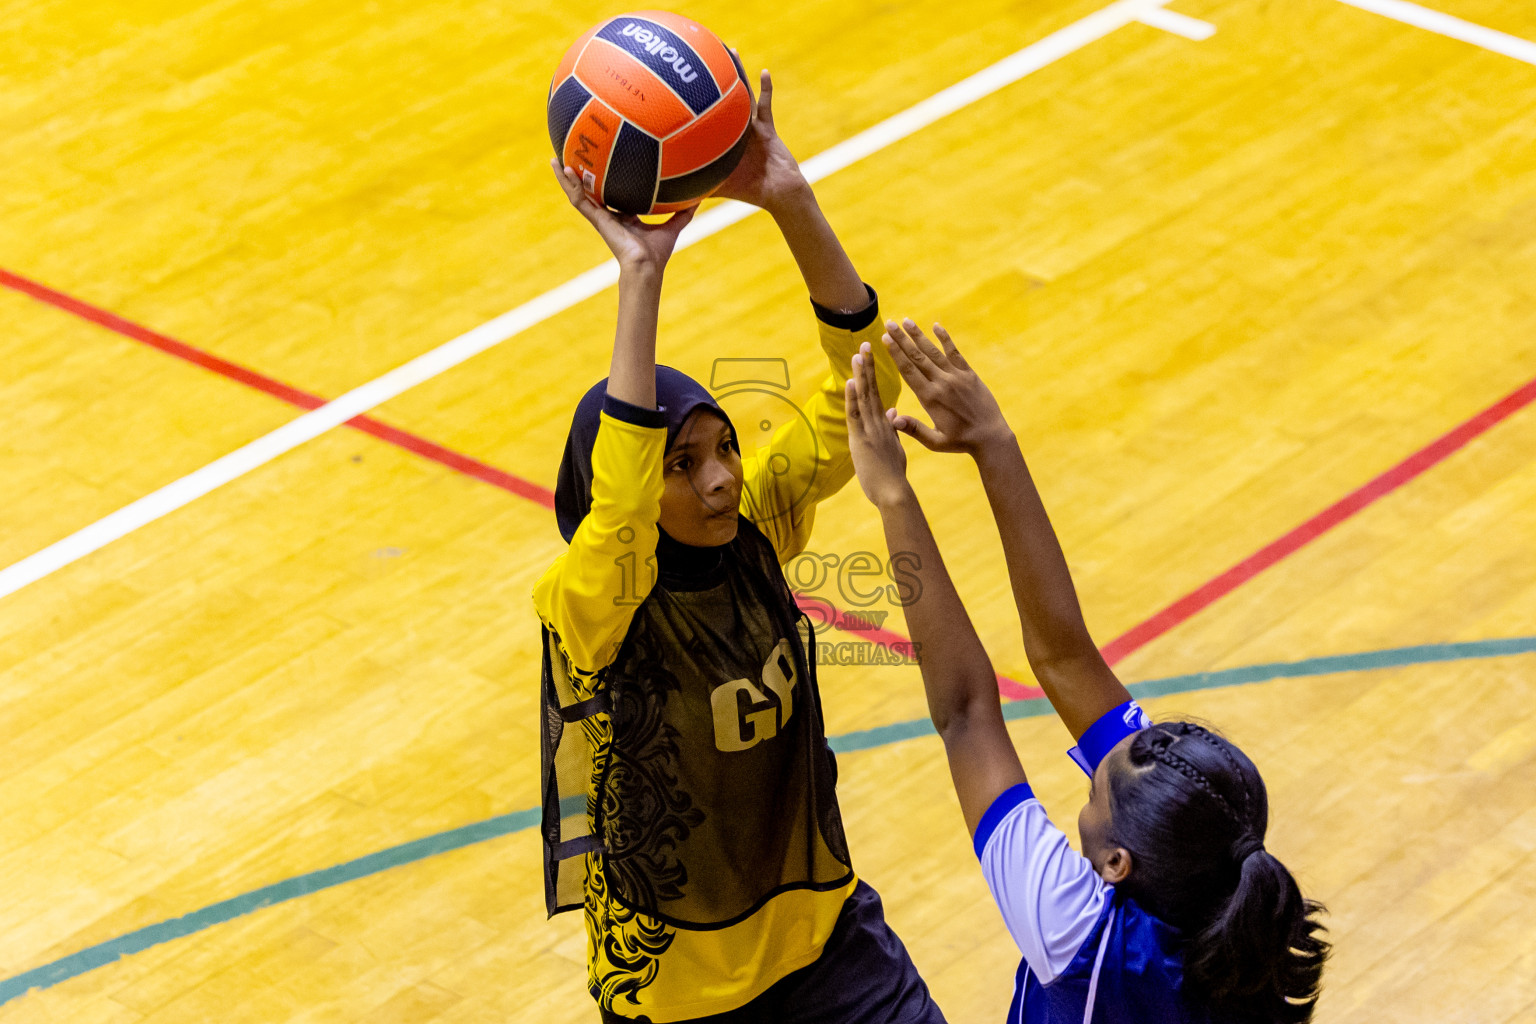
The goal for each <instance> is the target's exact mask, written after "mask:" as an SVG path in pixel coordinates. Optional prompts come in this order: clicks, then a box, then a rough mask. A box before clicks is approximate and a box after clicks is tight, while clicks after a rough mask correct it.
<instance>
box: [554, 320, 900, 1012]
mask: <svg viewBox="0 0 1536 1024" xmlns="http://www.w3.org/2000/svg"><path fill="white" fill-rule="evenodd" d="M875 313H876V311H875V310H874V309H871V310H868V311H865V314H864V315H863V316H860V315H859V314H854V315H853V316H854V317H857V318H858V319H860V320H864V321H865V322H864V323H862V324H860V323H857V322H852V323H850V321H849V320H848V319H847V318H839V317H836V316H831V315H828V314H826V313H825V312H824V311H821V310H819V309H818V326H819V329H820V335H821V345H822V348H823V350H824V351H825V352H826V355H827V358H828V362H829V364H830V370H831V372H830V373H829V374H828V375H827V377H826V378H824V379H823V380H822V382H821V384H820V386H819V387H818V388H817V390H816V392H815V393H814V394H813V395H812V396H811V397H810V399H809V400H808V401H807V402H806V403H805V404H804V405H803V406H802V407H801V410H800V411H801V415H800V416H795V417H792V418H791V419H790V420H789V422H787V423H785V424H784V425H782V426H781V427H780V428H779V429H778V430H777V431H775V432H774V433H773V435H772V438H771V440H770V441H769V442H768V443H767V444H766V445H764V446H762V447H761V448H759V449H758V450H756V451H754V452H751V453H743V460H742V463H743V464H742V468H743V476H744V481H743V488H742V496H741V513H742V514H743V515H745V516H746V517H747V518H748V519H750V520H751V521H752V522H753V523H754V524H755V525H756V526H757V527H758V529H759V530H761V531H762V532H763V534H764V535H765V536H766V537H767V538H768V540H769V541H770V542H771V543H772V545H773V548H774V552H775V554H776V555H777V558H778V561H779V563H780V564H781V565H782V564H784V563H785V562H787V561H789V560H790V559H792V558H793V557H795V556H796V555H797V554H799V553H800V552H801V551H803V550H804V549H805V545H806V543H807V540H808V538H809V536H810V531H811V526H812V522H813V520H814V515H815V507H816V504H817V503H818V502H819V501H821V500H822V499H823V498H826V497H828V496H830V495H831V494H834V493H836V492H837V490H838V489H840V488H841V487H842V486H843V485H844V484H846V483H847V482H848V481H849V479H850V478H851V477H852V476H853V464H852V459H851V457H850V455H849V451H848V437H847V424H846V420H845V418H844V388H845V385H846V382H847V380H848V376H849V364H850V361H851V359H852V357H853V355H854V353H856V352H857V351H858V349H859V346H860V344H861V343H862V342H865V341H868V342H870V343H871V347H872V349H873V351H874V353H875V354H876V360H875V367H876V376H877V379H878V381H879V384H880V389H881V395H882V396H883V397H884V399H885V401H886V402H887V403H888V404H889V403H893V402H894V400H895V397H896V395H897V394H898V393H899V391H900V387H901V378H900V375H899V374H898V373H897V371H896V368H895V366H894V365H893V364H892V363H891V361H890V359H889V357H888V356H887V355H886V354H885V352H884V350H883V347H882V345H881V343H880V340H879V338H880V334H881V331H882V324H881V321H880V320H879V318H878V316H877V315H874V314H875ZM637 418H638V417H637ZM665 444H666V429H665V427H661V426H645V425H640V424H638V423H635V422H627V421H626V418H625V417H624V416H622V415H617V416H616V415H610V412H609V411H607V410H605V411H604V412H603V413H602V414H601V422H600V427H599V429H598V434H597V439H596V443H595V446H594V449H593V452H592V458H591V465H592V474H593V477H592V484H591V493H592V503H591V507H590V511H589V512H588V513H587V515H586V517H585V518H584V519H583V520H582V521H581V523H580V525H579V526H578V527H577V529H576V532H575V534H574V535H573V536H572V538H571V543H570V547H569V549H568V550H567V551H566V552H565V553H564V554H563V555H561V556H560V557H559V558H557V559H556V560H555V562H554V564H553V565H551V566H550V568H549V569H548V570H547V571H546V572H545V573H544V575H543V576H542V577H540V579H539V581H538V582H537V583H536V584H535V587H534V592H533V599H534V605H535V609H536V610H537V612H538V615H539V617H540V619H541V621H542V622H543V623H544V625H545V626H546V627H548V629H549V630H550V631H551V632H552V633H553V634H554V635H555V636H556V637H557V638H558V642H559V648H560V653H561V655H562V657H563V659H564V661H565V666H566V668H567V669H568V674H569V677H570V679H571V682H572V684H573V687H574V689H575V692H576V696H577V697H578V698H580V699H585V698H587V697H591V696H594V695H596V694H597V693H598V691H599V690H600V689H601V682H600V678H601V673H602V671H603V669H604V668H606V667H607V666H608V665H609V664H610V663H611V662H612V661H613V660H614V658H615V656H616V655H617V653H618V651H619V648H620V645H621V644H622V642H623V640H624V637H625V635H626V633H627V632H628V631H629V628H630V623H631V621H632V619H633V617H634V615H635V612H636V609H637V608H638V607H639V606H640V604H641V603H642V602H643V601H644V600H645V598H646V597H647V595H648V594H649V593H650V592H651V589H652V588H653V587H654V586H655V577H656V573H655V562H654V555H655V550H656V543H657V539H658V536H659V531H658V525H657V520H658V517H659V515H660V503H661V495H662V491H663V482H662V458H663V455H664V454H665V453H664V448H665ZM722 682H723V680H722ZM606 717H607V716H606V715H604V714H598V715H595V716H592V717H591V718H589V719H587V720H585V721H584V722H583V723H582V728H583V731H584V732H585V733H586V738H587V742H588V743H589V744H590V745H591V748H592V761H593V765H594V785H596V776H597V775H598V774H599V773H600V771H601V766H602V765H603V764H604V763H605V762H606V760H607V752H608V751H607V746H606V745H607V742H608V740H609V737H610V735H611V734H610V733H609V730H608V724H607V722H606ZM853 884H854V883H853V882H852V881H850V882H849V883H848V884H847V885H846V886H843V887H842V888H839V889H835V890H832V891H814V890H809V889H797V890H791V891H788V892H784V893H781V894H779V895H777V896H774V897H773V898H772V899H770V900H768V902H767V903H765V904H764V905H763V906H762V907H761V908H760V909H759V910H757V911H756V912H755V913H753V914H752V915H751V916H749V917H747V918H746V919H744V920H742V921H740V922H738V923H735V924H732V925H730V926H728V927H723V928H712V929H690V928H674V927H671V926H669V925H667V924H665V923H664V922H661V921H657V920H654V919H650V918H648V917H646V916H645V915H643V914H639V913H636V912H634V911H632V910H629V909H627V908H625V907H623V906H622V905H620V904H618V903H616V902H615V901H614V900H613V898H612V895H611V893H610V891H609V889H608V886H607V885H606V884H605V882H604V879H603V878H602V877H601V869H600V861H599V859H598V858H596V857H589V858H588V864H587V865H586V886H585V889H586V891H585V899H584V901H583V906H584V912H585V916H586V921H587V932H588V954H589V955H588V962H589V986H590V988H591V989H592V991H593V994H594V996H595V997H596V998H597V999H598V1001H599V1003H600V1005H602V1006H603V1008H604V1009H607V1010H610V1011H611V1012H614V1013H618V1014H621V1015H624V1016H639V1015H642V1014H643V1015H645V1016H647V1017H649V1018H650V1019H651V1020H653V1021H655V1022H657V1024H663V1022H670V1021H678V1020H686V1019H689V1018H693V1017H700V1016H707V1015H709V1014H713V1013H720V1012H724V1011H726V1010H729V1009H733V1008H735V1007H738V1006H741V1005H744V1004H745V1003H747V1002H750V1001H751V1000H752V999H753V998H755V997H756V996H757V995H758V994H760V993H761V992H762V991H764V990H765V989H766V988H768V986H770V985H772V984H773V983H774V982H775V981H777V980H779V979H780V978H782V977H784V976H785V975H787V974H789V973H790V972H792V971H794V970H797V969H799V968H801V967H804V966H806V965H808V964H810V963H811V962H813V961H814V960H815V959H816V958H817V956H818V955H819V954H820V952H821V948H822V946H823V945H824V944H825V942H826V940H827V938H828V936H829V935H830V934H831V932H832V928H833V926H834V925H835V924H836V921H837V918H838V914H839V911H840V910H841V907H842V903H843V901H844V900H845V899H846V898H847V896H848V894H849V893H850V892H851V891H852V888H853Z"/></svg>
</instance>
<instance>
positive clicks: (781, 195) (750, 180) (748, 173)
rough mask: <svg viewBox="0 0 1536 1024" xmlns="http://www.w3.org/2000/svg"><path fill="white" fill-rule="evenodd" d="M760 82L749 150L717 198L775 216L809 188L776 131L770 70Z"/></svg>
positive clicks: (765, 71)
mask: <svg viewBox="0 0 1536 1024" xmlns="http://www.w3.org/2000/svg"><path fill="white" fill-rule="evenodd" d="M731 52H732V53H735V52H736V51H734V50H732V51H731ZM737 59H738V60H739V59H740V57H738V58H737ZM760 81H761V91H760V93H759V94H758V97H757V101H756V105H755V106H754V107H753V111H752V121H751V123H750V124H748V125H747V133H748V138H747V150H746V152H745V153H743V154H742V155H741V163H739V164H737V165H736V169H735V170H734V171H732V172H731V175H730V177H728V178H726V179H725V180H724V181H722V182H721V183H720V186H719V187H718V188H716V189H715V191H714V193H713V195H715V196H717V197H718V198H721V199H738V200H740V201H741V202H743V203H751V204H752V205H753V206H760V207H762V208H763V209H765V210H768V211H769V212H772V210H773V208H774V207H775V206H776V205H778V204H780V203H784V202H789V201H791V200H793V199H795V198H797V197H798V196H799V195H800V194H801V193H802V192H803V191H804V190H805V189H806V188H807V187H808V186H807V184H806V180H805V175H803V174H801V173H800V165H799V164H798V163H797V162H796V161H795V158H794V157H793V156H792V155H790V152H789V147H787V146H785V145H784V140H782V139H780V138H779V132H778V129H777V128H775V127H774V124H773V77H772V76H771V75H769V74H768V69H767V68H764V69H763V72H762V76H761V79H760Z"/></svg>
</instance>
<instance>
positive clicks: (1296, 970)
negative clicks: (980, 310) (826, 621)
mask: <svg viewBox="0 0 1536 1024" xmlns="http://www.w3.org/2000/svg"><path fill="white" fill-rule="evenodd" d="M934 331H935V333H936V334H937V335H938V338H939V340H940V341H941V342H942V343H943V348H942V349H940V348H939V347H938V346H936V345H934V344H933V342H931V341H930V340H928V338H927V337H926V336H925V335H924V334H923V333H922V331H921V330H919V329H918V327H917V325H916V324H914V323H912V322H911V321H910V320H908V321H906V322H905V323H904V324H903V325H902V326H900V327H898V326H897V325H896V324H895V323H894V322H892V323H889V324H887V334H886V335H885V336H884V337H883V338H882V342H883V343H884V344H885V346H886V348H887V349H888V350H889V351H890V353H891V354H892V355H893V356H894V357H895V360H896V363H897V366H898V367H899V368H900V370H901V373H902V376H903V377H904V378H905V379H906V381H907V383H908V384H910V385H911V386H912V390H913V391H914V392H915V393H916V395H917V397H918V399H919V401H921V402H922V405H923V408H924V409H925V410H927V412H928V413H929V415H930V417H931V418H932V420H933V425H932V426H929V425H927V424H924V423H922V422H920V421H918V420H916V419H914V418H912V417H910V416H901V415H898V414H897V413H896V411H895V410H894V409H891V410H888V411H887V410H885V409H884V408H883V406H882V403H881V399H880V390H879V384H878V382H877V381H876V379H875V377H874V375H873V374H872V373H870V372H869V371H870V358H871V357H870V352H869V349H868V348H865V349H863V350H862V353H861V355H859V356H855V357H854V379H853V380H850V381H849V384H848V393H849V399H848V403H847V409H848V423H849V444H850V447H851V449H852V452H853V458H854V463H855V465H856V467H857V469H858V476H859V483H860V484H861V485H862V486H863V488H864V492H865V494H866V495H867V496H868V497H869V499H870V500H871V501H872V502H874V504H875V505H876V507H878V508H879V510H880V515H881V518H882V519H883V521H884V524H885V535H886V542H887V543H888V544H889V545H890V548H891V550H892V551H893V552H894V551H902V552H909V553H910V554H911V555H912V556H915V559H916V561H917V562H918V563H919V565H920V568H919V569H918V570H917V576H918V579H919V581H920V583H919V589H918V591H917V593H918V594H919V596H918V598H917V599H916V600H915V601H913V602H911V603H909V604H908V606H907V608H906V614H907V623H908V626H909V627H910V629H911V631H912V638H913V640H914V641H916V642H917V643H918V644H920V645H921V646H920V649H921V651H922V658H921V663H922V673H923V685H924V687H925V689H926V690H927V695H928V707H929V712H930V714H931V715H932V717H933V723H934V726H935V727H936V729H937V730H938V732H939V735H940V736H941V737H943V740H944V748H945V752H946V753H947V755H948V757H949V767H950V773H951V775H952V776H953V779H954V784H955V791H956V793H957V794H958V795H959V798H960V808H961V810H962V811H963V813H964V815H965V822H966V825H967V827H969V829H970V831H971V835H972V837H973V839H974V845H975V849H976V855H977V856H978V857H979V858H980V860H981V866H982V873H983V875H984V876H985V877H986V880H987V884H988V885H989V886H990V887H991V889H992V894H993V897H994V898H995V899H996V901H997V904H998V906H999V908H1001V910H1002V912H1003V918H1004V921H1005V922H1006V923H1007V925H1008V930H1009V931H1010V932H1011V933H1012V935H1013V937H1014V940H1015V941H1016V942H1017V943H1018V945H1019V949H1020V950H1021V951H1022V952H1023V954H1024V958H1023V961H1022V962H1021V963H1020V965H1019V971H1018V976H1017V980H1016V986H1015V990H1014V999H1013V1005H1012V1007H1011V1008H1010V1010H1009V1017H1008V1019H1009V1021H1010V1022H1018V1024H1025V1022H1045V1021H1053V1022H1059V1021H1078V1020H1081V1021H1083V1022H1084V1024H1089V1022H1091V1021H1093V1020H1094V1019H1097V1020H1099V1021H1112V1022H1124V1024H1131V1022H1140V1024H1146V1022H1161V1021H1169V1022H1172V1021H1181V1022H1182V1021H1190V1022H1215V1021H1243V1022H1292V1021H1305V1020H1308V1019H1310V1018H1311V1015H1312V1010H1313V1007H1314V1005H1315V1004H1316V1001H1317V994H1318V986H1319V984H1320V980H1321V976H1322V968H1323V961H1324V959H1325V958H1326V956H1327V952H1328V945H1327V943H1326V942H1324V941H1323V940H1322V939H1321V938H1320V937H1319V936H1318V934H1317V933H1318V932H1319V931H1320V930H1321V925H1320V924H1319V923H1318V921H1317V920H1316V914H1317V913H1318V912H1319V911H1320V910H1321V909H1322V908H1321V907H1320V906H1319V905H1318V904H1316V903H1314V902H1312V901H1310V900H1306V899H1303V898H1302V895H1301V892H1300V890H1299V889H1298V888H1297V886H1296V882H1295V880H1294V879H1292V877H1291V874H1290V872H1289V871H1287V870H1286V868H1285V866H1284V865H1282V864H1281V863H1280V862H1279V861H1278V860H1276V859H1275V857H1274V856H1273V855H1272V854H1270V853H1269V852H1268V851H1267V850H1266V849H1265V848H1264V833H1265V830H1266V828H1267V826H1268V817H1269V807H1268V799H1267V796H1266V793H1265V788H1264V781H1263V779H1261V778H1260V777H1259V773H1258V770H1257V769H1256V768H1255V767H1254V766H1253V763H1252V762H1251V761H1249V759H1248V758H1247V757H1246V756H1244V755H1243V753H1242V751H1240V750H1238V749H1237V747H1235V746H1233V745H1232V744H1231V743H1229V742H1227V741H1226V740H1225V739H1223V738H1222V737H1220V736H1217V735H1216V734H1214V733H1212V732H1210V731H1209V730H1207V729H1205V728H1204V727H1202V726H1199V725H1196V724H1195V723H1192V722H1177V721H1176V722H1161V723H1158V724H1156V725H1152V724H1151V723H1150V722H1149V721H1148V719H1147V717H1146V715H1145V714H1143V713H1142V711H1141V709H1140V708H1139V707H1138V706H1137V705H1136V704H1135V702H1133V701H1132V700H1131V699H1130V694H1129V693H1128V692H1127V691H1126V689H1125V687H1124V686H1122V685H1121V684H1120V681H1119V680H1118V679H1117V678H1116V677H1115V675H1114V673H1113V672H1112V671H1111V670H1110V668H1109V666H1108V665H1106V664H1105V662H1104V659H1103V657H1101V656H1100V654H1099V652H1098V649H1097V647H1095V646H1094V643H1093V640H1092V638H1091V637H1090V636H1089V635H1088V628H1087V625H1086V624H1085V623H1084V621H1083V616H1082V611H1081V610H1080V608H1079V606H1078V602H1077V594H1076V592H1075V590H1074V589H1073V586H1072V578H1071V576H1070V574H1069V573H1068V571H1067V564H1066V560H1065V558H1064V557H1063V556H1062V552H1061V548H1060V546H1059V545H1058V543H1057V541H1056V535H1055V533H1054V531H1053V530H1052V529H1051V524H1050V520H1049V519H1048V518H1047V517H1046V513H1045V508H1044V506H1043V505H1042V504H1041V502H1040V496H1039V494H1038V493H1037V492H1036V490H1035V486H1034V483H1033V481H1032V480H1031V479H1030V476H1029V471H1028V469H1027V468H1026V467H1025V464H1024V457H1023V455H1022V453H1021V452H1020V449H1019V445H1018V442H1017V441H1016V440H1015V439H1014V436H1013V433H1012V431H1011V430H1010V429H1009V427H1008V424H1007V422H1006V421H1005V420H1004V418H1003V415H1002V412H1001V410H1000V409H999V408H998V405H997V402H996V401H995V400H994V399H993V397H992V394H991V392H990V391H988V389H987V387H986V385H985V384H983V383H982V382H981V380H980V378H978V377H977V375H976V374H975V372H974V371H973V370H971V368H970V367H969V365H967V363H966V361H965V359H964V357H963V356H962V355H961V354H960V352H959V350H958V349H956V347H955V345H954V342H953V341H951V339H950V337H949V335H948V334H946V333H945V332H944V331H943V329H942V328H941V327H938V326H937V325H935V328H934ZM898 429H899V430H901V431H902V432H905V433H907V434H910V435H911V436H912V437H914V438H916V439H917V440H918V441H919V442H920V443H922V444H923V445H925V446H926V447H928V448H930V449H932V450H934V451H953V452H965V453H967V454H969V455H971V456H972V457H973V458H974V459H975V460H976V463H977V465H978V466H979V467H980V470H981V477H982V481H983V483H984V485H985V487H986V491H987V496H988V498H989V500H990V502H991V505H992V512H993V515H994V517H995V518H996V520H997V523H998V527H999V529H1000V531H1001V533H1002V539H1003V549H1004V553H1005V554H1006V556H1007V561H1008V574H1009V577H1010V579H1011V581H1012V584H1013V593H1014V599H1015V601H1016V603H1017V605H1018V610H1019V616H1020V620H1021V623H1022V626H1023V630H1024V646H1025V650H1026V652H1027V654H1028V657H1029V663H1030V667H1031V668H1032V669H1033V670H1034V672H1035V675H1036V677H1037V678H1038V679H1039V680H1040V684H1041V686H1042V687H1043V688H1044V689H1045V692H1046V695H1047V696H1048V697H1049V698H1050V700H1051V704H1052V705H1053V706H1054V707H1055V709H1056V711H1057V713H1058V714H1059V715H1060V716H1061V719H1062V722H1063V723H1064V724H1065V725H1066V726H1067V728H1068V729H1069V730H1070V731H1071V733H1072V735H1073V737H1074V738H1075V739H1076V740H1077V747H1076V748H1074V750H1073V751H1072V755H1073V759H1074V760H1076V761H1077V762H1078V764H1079V765H1080V766H1081V767H1083V769H1084V770H1085V771H1086V772H1088V774H1089V778H1090V780H1091V782H1090V786H1089V793H1088V804H1087V806H1085V807H1084V808H1083V810H1082V812H1081V814H1080V815H1079V816H1078V831H1079V834H1080V837H1081V840H1082V851H1083V852H1082V854H1081V855H1079V854H1077V853H1075V852H1074V851H1073V850H1072V848H1071V847H1070V846H1069V845H1068V843H1067V837H1066V836H1065V835H1064V834H1063V833H1062V832H1061V831H1060V830H1059V829H1057V828H1056V827H1055V826H1054V825H1052V824H1051V822H1050V820H1049V819H1048V818H1047V817H1046V814H1045V811H1044V810H1043V809H1042V808H1041V806H1040V802H1039V801H1038V800H1036V799H1035V798H1034V796H1033V794H1032V793H1031V792H1030V789H1029V786H1028V784H1027V783H1026V781H1025V778H1024V769H1023V767H1022V766H1021V765H1020V763H1019V757H1018V754H1017V752H1016V751H1015V750H1014V747H1013V743H1012V741H1011V739H1010V738H1009V735H1008V730H1007V728H1006V727H1005V725H1004V722H1003V716H1002V711H1001V707H1000V705H999V701H998V693H997V681H996V678H997V677H996V675H995V674H994V673H993V671H992V664H991V662H990V660H989V659H988V658H987V654H986V652H985V651H984V650H983V649H982V646H981V642H980V641H979V640H978V639H977V636H976V632H975V630H974V629H973V628H972V627H971V624H970V621H969V619H968V618H967V616H966V613H965V609H964V608H963V607H962V606H961V604H960V599H959V597H958V596H957V595H956V593H955V589H954V586H953V584H952V583H951V582H950V579H949V576H948V574H947V573H946V571H945V569H944V563H943V560H942V559H941V558H940V556H939V551H938V548H937V546H936V545H935V543H934V540H933V534H932V533H931V532H930V531H929V528H928V524H927V521H926V520H925V519H924V517H923V512H922V509H921V507H920V506H919V505H918V502H917V498H916V496H915V495H914V494H913V491H912V488H911V486H910V485H909V484H908V482H907V479H906V456H905V454H904V452H903V451H902V448H901V442H900V438H899V437H898V435H897V430H898ZM1095 1015H1097V1016H1095Z"/></svg>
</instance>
